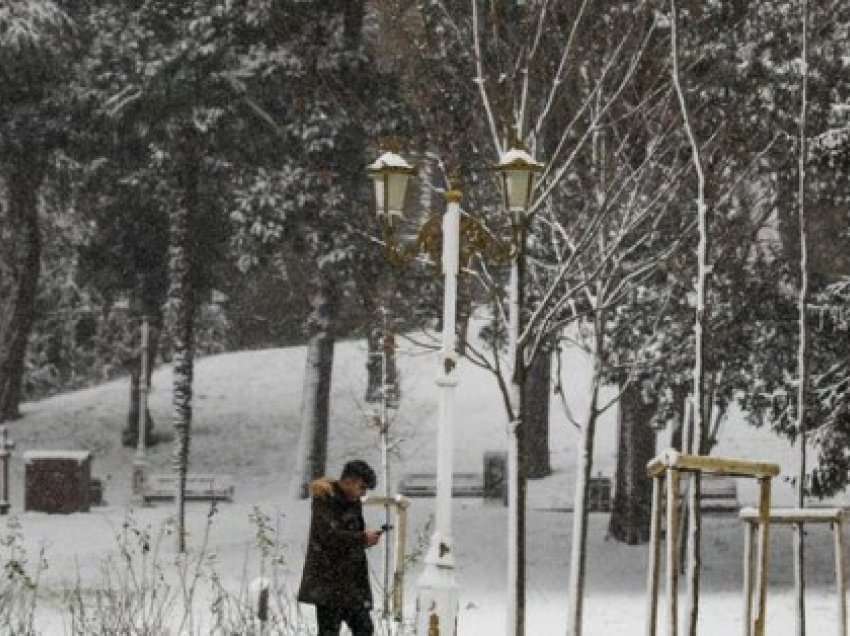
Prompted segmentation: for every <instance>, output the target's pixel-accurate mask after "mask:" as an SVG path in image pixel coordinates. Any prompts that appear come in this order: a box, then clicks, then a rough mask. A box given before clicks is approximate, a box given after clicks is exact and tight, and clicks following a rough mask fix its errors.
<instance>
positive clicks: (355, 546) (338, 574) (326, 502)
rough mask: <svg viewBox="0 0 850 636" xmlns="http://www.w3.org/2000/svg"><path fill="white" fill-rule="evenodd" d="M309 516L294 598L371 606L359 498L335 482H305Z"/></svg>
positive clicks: (338, 604)
mask: <svg viewBox="0 0 850 636" xmlns="http://www.w3.org/2000/svg"><path fill="white" fill-rule="evenodd" d="M310 491H311V494H312V496H313V516H312V519H311V521H310V540H309V543H308V545H307V556H306V558H305V560H304V574H303V575H302V577H301V588H300V589H299V591H298V600H299V601H301V602H302V603H312V604H313V605H325V606H329V607H339V608H350V609H355V608H369V609H370V608H371V607H372V589H371V587H370V585H369V566H368V563H367V561H366V536H365V534H364V530H365V528H366V525H365V523H364V521H363V508H362V506H361V504H360V501H353V502H352V501H348V500H347V499H346V498H345V496H344V495H343V493H342V492H341V491H340V489H339V487H338V486H337V483H336V482H334V481H328V480H324V479H320V480H317V481H315V482H313V483H312V484H311V486H310Z"/></svg>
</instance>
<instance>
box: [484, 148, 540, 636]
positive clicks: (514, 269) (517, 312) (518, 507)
mask: <svg viewBox="0 0 850 636" xmlns="http://www.w3.org/2000/svg"><path fill="white" fill-rule="evenodd" d="M543 167H544V166H543V164H542V163H540V162H538V161H536V160H535V159H534V158H533V157H532V156H531V155H530V154H529V153H528V151H527V150H526V149H525V148H522V147H521V146H520V145H519V144H514V146H513V147H512V148H511V149H510V150H508V151H507V152H505V153H503V154H502V156H501V158H500V161H499V163H498V164H497V165H496V167H495V168H496V171H497V172H498V173H499V175H500V176H501V178H502V192H503V194H504V202H505V207H506V208H507V209H508V210H509V211H510V213H511V215H512V224H513V236H514V245H513V250H512V253H511V280H510V292H509V299H508V302H509V322H510V325H509V331H510V333H509V347H510V355H511V360H512V361H513V362H512V372H511V384H510V403H511V411H512V415H513V420H512V421H511V422H509V424H508V431H507V432H508V563H507V568H508V571H507V578H508V589H507V592H508V593H507V608H506V609H507V620H506V627H507V634H508V636H513V635H519V634H524V633H525V585H524V584H520V582H521V581H524V579H525V532H524V524H525V502H526V490H527V481H526V474H527V471H526V464H527V457H526V448H525V443H524V432H523V429H522V392H523V387H524V385H525V374H526V365H525V356H524V349H525V347H524V346H523V343H522V342H521V341H520V337H521V333H522V330H523V325H522V311H523V305H524V298H523V290H524V287H525V285H524V279H525V269H526V268H525V253H526V247H527V242H528V222H529V218H530V217H529V214H528V210H529V208H530V206H531V197H532V195H533V193H534V186H535V185H536V181H537V179H538V177H539V175H540V173H541V172H542V171H543ZM521 524H522V527H521Z"/></svg>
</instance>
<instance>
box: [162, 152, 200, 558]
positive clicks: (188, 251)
mask: <svg viewBox="0 0 850 636" xmlns="http://www.w3.org/2000/svg"><path fill="white" fill-rule="evenodd" d="M184 161H185V163H186V165H185V166H184V167H183V169H184V174H182V175H181V177H182V183H181V187H182V190H183V200H182V201H180V203H179V205H178V206H177V207H176V208H175V209H174V211H173V213H172V216H171V259H170V264H171V271H170V275H171V289H170V291H169V296H170V301H171V304H172V307H173V310H174V321H175V325H174V344H173V357H172V361H173V369H174V395H173V405H174V432H175V437H174V455H173V466H174V472H175V473H176V475H177V486H176V488H177V490H176V493H175V503H176V507H177V550H178V552H181V553H182V552H185V551H186V501H185V497H186V475H187V473H188V471H189V443H190V441H191V425H192V379H193V375H194V355H195V333H194V327H195V300H196V299H195V289H194V280H193V279H194V276H193V274H194V272H193V269H194V268H193V259H192V257H193V254H192V239H193V236H192V234H193V225H194V223H193V220H194V214H195V209H196V206H197V197H198V176H199V174H198V172H199V164H198V160H197V158H196V157H195V155H194V153H192V154H190V155H189V156H188V157H187V158H186V159H184Z"/></svg>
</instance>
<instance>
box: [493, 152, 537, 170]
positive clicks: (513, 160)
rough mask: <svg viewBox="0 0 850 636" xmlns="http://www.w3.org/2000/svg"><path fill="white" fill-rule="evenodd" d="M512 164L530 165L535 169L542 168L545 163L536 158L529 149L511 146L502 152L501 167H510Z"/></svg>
mask: <svg viewBox="0 0 850 636" xmlns="http://www.w3.org/2000/svg"><path fill="white" fill-rule="evenodd" d="M511 166H530V167H531V168H532V169H534V170H542V169H543V164H542V163H540V162H539V161H537V160H535V159H534V157H532V156H531V155H530V154H528V151H526V150H522V149H521V148H511V149H510V150H508V151H507V152H503V153H502V158H501V159H500V160H499V167H500V168H509V167H511Z"/></svg>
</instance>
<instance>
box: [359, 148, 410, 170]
mask: <svg viewBox="0 0 850 636" xmlns="http://www.w3.org/2000/svg"><path fill="white" fill-rule="evenodd" d="M368 169H369V170H370V171H372V172H379V171H381V170H386V169H390V170H398V171H400V172H413V166H411V165H410V164H409V163H407V161H406V160H405V158H404V157H402V156H401V155H397V154H396V153H394V152H385V153H384V154H382V155H381V156H380V157H378V158H377V159H375V161H374V162H373V163H371V164H369V168H368Z"/></svg>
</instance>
